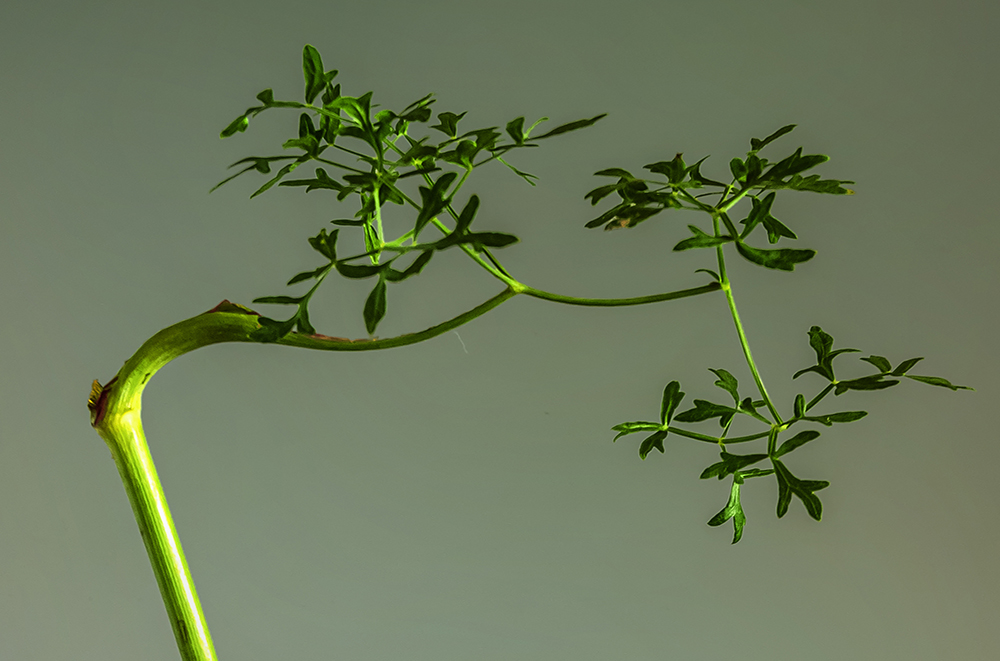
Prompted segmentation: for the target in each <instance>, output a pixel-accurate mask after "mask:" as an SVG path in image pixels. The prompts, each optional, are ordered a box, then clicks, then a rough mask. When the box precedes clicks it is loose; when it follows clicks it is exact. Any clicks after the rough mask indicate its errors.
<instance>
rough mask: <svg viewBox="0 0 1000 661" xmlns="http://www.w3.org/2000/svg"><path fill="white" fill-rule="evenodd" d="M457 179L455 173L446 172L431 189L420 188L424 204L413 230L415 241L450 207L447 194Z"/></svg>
mask: <svg viewBox="0 0 1000 661" xmlns="http://www.w3.org/2000/svg"><path fill="white" fill-rule="evenodd" d="M456 177H458V175H457V174H456V173H454V172H445V173H444V174H442V175H441V176H440V177H438V179H437V181H435V182H434V183H433V185H432V186H431V187H430V188H427V187H426V186H421V187H420V197H421V199H422V200H423V204H422V205H421V207H420V213H419V214H418V215H417V222H416V224H415V225H414V228H413V239H414V241H415V240H416V238H417V235H418V234H420V230H422V229H423V228H424V226H425V225H427V223H429V222H430V221H431V219H433V218H434V217H435V216H437V215H438V214H439V213H441V212H442V211H444V209H445V207H447V206H448V200H447V199H446V198H445V193H446V192H447V190H448V187H449V186H451V182H453V181H454V180H455V179H456Z"/></svg>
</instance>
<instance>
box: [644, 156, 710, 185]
mask: <svg viewBox="0 0 1000 661" xmlns="http://www.w3.org/2000/svg"><path fill="white" fill-rule="evenodd" d="M703 160H704V159H703ZM699 162H700V161H699ZM642 167H643V168H644V169H646V170H649V171H650V172H656V173H657V174H662V175H665V176H666V177H667V181H668V182H669V183H671V184H677V183H680V182H682V181H684V177H685V176H687V173H688V167H687V164H686V163H684V159H683V157H682V154H677V155H676V156H674V158H673V160H670V161H658V162H656V163H650V164H648V165H644V166H642Z"/></svg>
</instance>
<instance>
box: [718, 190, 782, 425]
mask: <svg viewBox="0 0 1000 661" xmlns="http://www.w3.org/2000/svg"><path fill="white" fill-rule="evenodd" d="M729 206H731V205H729ZM720 215H721V212H717V213H713V214H712V224H713V226H714V228H713V229H714V230H715V235H716V236H719V217H720ZM727 224H728V223H727ZM730 231H734V230H733V229H732V228H731V229H730ZM734 235H735V232H734ZM722 249H723V246H721V245H720V246H716V248H715V251H716V254H717V255H718V258H719V275H720V277H721V279H722V282H721V283H720V284H721V285H722V289H723V291H725V292H726V302H727V303H728V304H729V312H730V313H731V314H732V316H733V323H734V324H736V334H737V335H739V337H740V346H741V347H742V348H743V356H744V357H745V358H746V360H747V365H748V366H749V367H750V373H751V374H753V380H754V382H755V383H756V384H757V389H758V390H759V391H760V396H761V397H762V398H763V399H764V403H765V404H767V408H768V410H769V411H771V415H772V416H773V417H774V422H775V424H777V425H780V424H782V421H781V416H780V415H778V410H777V409H776V408H775V407H774V404H773V403H772V402H771V397H770V396H769V395H768V394H767V388H765V387H764V381H763V380H762V379H761V378H760V373H759V372H758V371H757V365H755V364H754V362H753V354H752V353H750V343H749V342H748V341H747V336H746V333H744V332H743V324H742V323H741V322H740V313H739V312H738V311H737V310H736V299H734V298H733V289H732V285H731V283H730V282H729V276H728V275H727V274H726V258H725V255H724V254H723V250H722Z"/></svg>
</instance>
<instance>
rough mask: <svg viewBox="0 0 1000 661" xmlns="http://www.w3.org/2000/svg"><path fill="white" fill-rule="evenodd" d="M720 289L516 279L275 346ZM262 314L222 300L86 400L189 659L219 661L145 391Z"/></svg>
mask: <svg viewBox="0 0 1000 661" xmlns="http://www.w3.org/2000/svg"><path fill="white" fill-rule="evenodd" d="M719 288H720V287H719V285H718V284H717V283H712V284H710V285H706V286H704V287H697V288H694V289H687V290H681V291H678V292H669V293H666V294H656V295H653V296H642V297H638V298H632V299H584V298H580V299H577V298H572V297H568V296H560V295H558V294H551V293H548V292H543V291H540V290H536V289H532V288H530V287H526V286H524V285H520V284H519V283H515V286H508V287H507V288H506V289H505V290H504V291H502V292H500V293H499V294H497V295H496V296H494V297H492V298H490V299H489V300H487V301H484V302H483V303H481V304H480V305H478V306H476V307H474V308H472V309H471V310H468V311H466V312H464V313H462V314H460V315H458V316H456V317H454V318H452V319H449V320H448V321H445V322H443V323H440V324H437V325H436V326H431V327H430V328H427V329H424V330H423V331H420V332H417V333H407V334H404V335H399V336H396V337H391V338H385V339H381V340H380V339H366V340H349V339H346V338H338V337H330V336H327V335H320V334H312V335H306V334H302V333H289V334H288V335H286V336H284V337H282V338H280V339H279V340H277V341H276V342H275V344H282V345H285V346H294V347H302V348H309V349H321V350H333V351H371V350H375V349H388V348H390V347H398V346H404V345H407V344H414V343H417V342H422V341H423V340H427V339H430V338H432V337H435V336H437V335H441V334H442V333H446V332H448V331H450V330H452V329H454V328H457V327H458V326H461V325H462V324H465V323H467V322H469V321H471V320H473V319H475V318H476V317H479V316H481V315H483V314H485V313H486V312H488V311H489V310H492V309H493V308H495V307H497V306H498V305H500V304H501V303H503V302H504V301H507V300H508V299H510V298H512V297H514V296H516V295H517V294H519V293H525V294H529V295H531V296H535V297H537V298H544V299H548V300H553V301H558V302H562V303H572V304H577V305H597V306H605V305H636V304H641V303H652V302H655V301H662V300H671V299H675V298H683V297H686V296H693V295H696V294H702V293H707V292H710V291H716V290H717V289H719ZM259 317H260V314H259V313H257V312H254V311H253V310H251V309H249V308H245V307H243V306H241V305H236V304H234V303H230V302H229V301H223V302H222V303H220V304H219V305H217V306H216V307H214V308H212V309H211V310H209V311H208V312H205V313H203V314H200V315H197V316H195V317H192V318H190V319H185V320H184V321H181V322H179V323H176V324H174V325H173V326H169V327H167V328H165V329H163V330H161V331H160V332H158V333H156V334H155V335H153V337H151V338H149V339H148V340H147V341H146V342H145V343H143V345H142V346H141V347H139V350H138V351H136V352H135V354H134V355H133V356H132V357H131V358H129V359H128V360H127V361H126V362H125V364H124V365H123V366H122V368H121V370H119V372H118V374H117V375H116V376H115V377H114V378H113V379H112V380H111V381H109V382H108V383H107V385H104V386H101V384H100V383H98V382H97V381H96V380H95V381H94V384H93V387H92V390H91V395H90V399H89V401H88V403H87V405H88V408H89V409H90V421H91V425H92V426H93V427H94V429H95V430H96V431H97V433H98V434H99V435H100V436H101V438H103V439H104V441H105V443H107V445H108V449H109V450H110V451H111V456H112V457H113V458H114V461H115V465H116V466H117V467H118V472H119V474H120V475H121V479H122V484H123V485H124V487H125V492H126V494H127V495H128V499H129V503H130V504H131V505H132V512H133V513H134V514H135V520H136V523H137V524H138V526H139V532H140V534H141V536H142V540H143V543H144V544H145V546H146V552H147V554H148V555H149V561H150V564H151V565H152V568H153V574H154V575H155V576H156V582H157V585H158V586H159V588H160V595H161V596H162V597H163V604H164V606H165V607H166V610H167V615H168V617H169V618H170V626H171V627H172V628H173V631H174V637H175V638H176V640H177V647H178V649H179V650H180V653H181V659H183V661H216V659H217V657H216V654H215V649H214V647H213V645H212V636H211V634H210V632H209V629H208V624H207V623H206V621H205V614H204V612H203V611H202V608H201V603H200V601H199V600H198V593H197V591H196V590H195V585H194V580H193V578H192V577H191V571H190V569H189V568H188V564H187V560H186V559H185V557H184V550H183V548H182V546H181V542H180V538H179V537H178V535H177V529H176V527H175V526H174V522H173V518H172V516H171V514H170V508H169V507H168V506H167V499H166V496H165V495H164V493H163V487H162V486H161V484H160V479H159V476H158V475H157V473H156V466H155V465H154V463H153V458H152V455H151V454H150V451H149V445H148V444H147V442H146V435H145V432H144V431H143V428H142V417H141V410H142V391H143V390H144V389H145V387H146V384H147V383H148V382H149V379H150V378H151V377H152V376H153V374H155V373H156V372H157V370H159V369H160V368H161V367H163V366H164V365H166V364H167V363H169V362H170V361H171V360H173V359H174V358H177V357H178V356H181V355H183V354H185V353H188V352H190V351H194V350H195V349H198V348H201V347H204V346H208V345H210V344H218V343H221V342H255V340H254V337H253V335H254V333H255V332H256V331H257V330H259V329H260V328H261V325H260V322H259V321H258V319H259ZM685 435H688V434H687V433H685Z"/></svg>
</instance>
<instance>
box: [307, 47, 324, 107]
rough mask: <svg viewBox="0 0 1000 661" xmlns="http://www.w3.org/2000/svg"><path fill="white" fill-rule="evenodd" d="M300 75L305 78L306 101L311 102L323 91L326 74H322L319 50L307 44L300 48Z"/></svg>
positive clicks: (321, 59) (321, 60)
mask: <svg viewBox="0 0 1000 661" xmlns="http://www.w3.org/2000/svg"><path fill="white" fill-rule="evenodd" d="M302 75H303V77H304V78H305V80H306V94H305V99H306V103H312V102H313V100H314V99H315V98H316V96H317V95H318V94H319V93H320V92H322V91H323V87H324V86H325V85H326V76H324V75H323V58H321V57H320V55H319V51H318V50H316V49H315V48H313V47H312V46H310V45H309V44H306V45H305V48H303V49H302Z"/></svg>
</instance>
